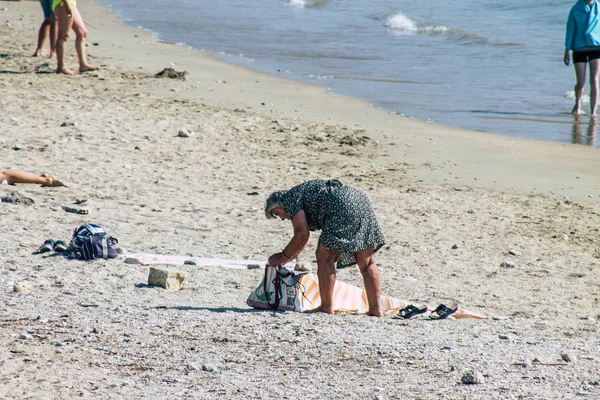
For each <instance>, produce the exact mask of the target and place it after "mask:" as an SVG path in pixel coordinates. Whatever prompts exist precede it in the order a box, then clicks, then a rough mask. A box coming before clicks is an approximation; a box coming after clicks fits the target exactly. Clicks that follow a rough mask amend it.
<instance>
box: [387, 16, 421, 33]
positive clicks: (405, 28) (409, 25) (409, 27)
mask: <svg viewBox="0 0 600 400" xmlns="http://www.w3.org/2000/svg"><path fill="white" fill-rule="evenodd" d="M385 24H386V26H388V27H389V28H392V29H395V30H398V31H401V32H405V33H413V32H417V30H418V28H417V24H416V23H415V21H413V20H412V19H410V18H408V17H407V16H406V15H404V14H402V13H397V14H394V15H390V16H389V17H387V20H386V22H385Z"/></svg>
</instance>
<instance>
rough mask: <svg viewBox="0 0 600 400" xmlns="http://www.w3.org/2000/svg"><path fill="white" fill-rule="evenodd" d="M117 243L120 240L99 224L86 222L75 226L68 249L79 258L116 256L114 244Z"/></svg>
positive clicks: (89, 258) (74, 256) (91, 258)
mask: <svg viewBox="0 0 600 400" xmlns="http://www.w3.org/2000/svg"><path fill="white" fill-rule="evenodd" d="M117 243H119V241H118V240H117V239H116V238H113V237H111V236H108V234H107V233H106V231H104V229H102V228H101V227H100V226H99V225H96V224H85V225H80V226H78V227H77V228H75V231H73V238H72V239H71V243H70V244H69V248H68V250H67V251H68V252H69V253H70V255H71V256H72V257H73V258H77V259H78V260H93V259H96V258H104V259H108V258H116V257H117V255H118V254H117V250H116V249H115V248H114V246H115V245H116V244H117Z"/></svg>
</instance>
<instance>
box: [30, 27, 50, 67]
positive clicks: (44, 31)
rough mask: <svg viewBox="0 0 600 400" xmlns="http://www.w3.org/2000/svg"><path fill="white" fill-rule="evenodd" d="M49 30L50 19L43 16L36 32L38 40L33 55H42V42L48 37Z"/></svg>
mask: <svg viewBox="0 0 600 400" xmlns="http://www.w3.org/2000/svg"><path fill="white" fill-rule="evenodd" d="M49 30H50V21H49V20H48V18H44V21H43V22H42V25H40V30H39V32H38V41H37V48H36V49H35V52H34V53H33V56H34V57H40V56H41V55H42V50H43V49H44V43H46V38H47V37H48V31H49Z"/></svg>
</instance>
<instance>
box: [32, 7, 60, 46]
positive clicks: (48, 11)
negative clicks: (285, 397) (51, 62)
mask: <svg viewBox="0 0 600 400" xmlns="http://www.w3.org/2000/svg"><path fill="white" fill-rule="evenodd" d="M40 4H41V5H42V10H44V21H43V22H42V25H41V26H40V31H39V32H38V42H37V48H36V49H35V53H33V56H34V57H40V56H41V55H42V50H43V49H44V43H45V42H46V38H47V37H48V34H50V53H49V55H50V57H54V56H56V16H55V15H54V12H53V11H52V0H40Z"/></svg>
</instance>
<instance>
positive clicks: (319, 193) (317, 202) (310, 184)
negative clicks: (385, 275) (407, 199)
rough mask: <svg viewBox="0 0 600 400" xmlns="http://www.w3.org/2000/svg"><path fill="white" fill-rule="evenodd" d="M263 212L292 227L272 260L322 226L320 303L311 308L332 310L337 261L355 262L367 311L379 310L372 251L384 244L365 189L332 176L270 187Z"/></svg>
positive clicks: (286, 256) (289, 254)
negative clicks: (291, 234) (282, 187)
mask: <svg viewBox="0 0 600 400" xmlns="http://www.w3.org/2000/svg"><path fill="white" fill-rule="evenodd" d="M265 214H266V216H267V218H275V217H279V218H281V219H282V220H285V219H289V220H291V221H292V226H293V228H294V237H293V238H292V239H291V240H290V242H289V243H288V245H287V246H286V247H285V248H284V249H283V250H282V251H281V252H280V253H277V254H273V255H272V256H271V257H269V261H268V264H269V265H271V266H278V265H284V264H285V263H287V262H289V261H290V260H292V259H293V258H294V257H296V256H297V255H298V253H300V252H301V251H302V249H303V248H304V246H305V245H306V244H307V243H308V239H309V236H310V233H309V231H314V230H321V236H320V237H319V244H318V246H317V251H316V256H317V277H318V280H319V289H320V295H321V307H320V308H319V309H318V310H316V311H320V312H324V313H327V314H333V312H334V310H333V288H334V286H335V273H336V264H337V268H345V267H349V266H351V265H354V264H358V268H359V269H360V272H361V274H362V276H363V281H364V285H365V291H366V292H367V300H368V303H369V311H368V313H367V314H368V315H371V316H376V317H381V316H382V315H383V312H382V309H381V299H380V296H381V281H380V278H379V271H378V269H377V265H375V255H374V254H375V252H376V251H377V250H379V249H380V248H381V246H383V245H384V237H383V233H382V232H381V229H380V228H379V224H378V223H377V219H376V218H375V213H374V212H373V208H372V207H371V202H370V201H369V199H368V198H367V196H366V195H365V194H364V193H362V192H361V191H360V190H358V189H356V188H353V187H349V186H344V185H343V184H342V183H341V182H340V181H338V180H335V179H334V180H312V181H307V182H304V183H302V184H300V185H298V186H295V187H293V188H291V189H290V190H282V191H278V192H274V193H271V195H270V196H269V197H268V198H267V201H266V203H265Z"/></svg>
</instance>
